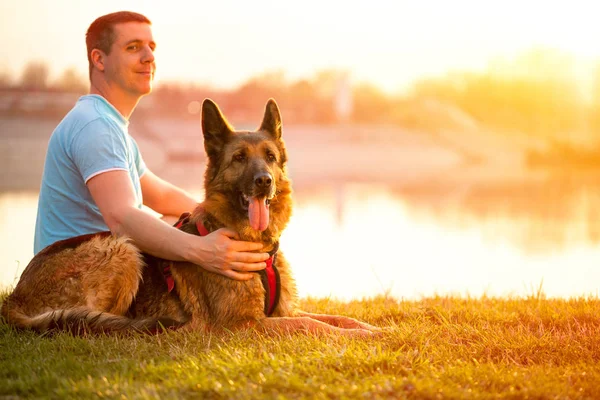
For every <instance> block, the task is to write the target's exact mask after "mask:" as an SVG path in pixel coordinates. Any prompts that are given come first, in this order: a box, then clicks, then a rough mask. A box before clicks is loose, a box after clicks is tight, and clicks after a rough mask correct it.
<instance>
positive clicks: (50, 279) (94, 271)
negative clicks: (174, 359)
mask: <svg viewBox="0 0 600 400" xmlns="http://www.w3.org/2000/svg"><path fill="white" fill-rule="evenodd" d="M202 129H203V133H204V142H205V150H206V152H207V154H208V157H209V162H208V165H207V170H206V174H205V189H206V200H205V201H204V202H203V203H202V204H200V205H199V206H198V207H197V208H196V209H195V210H194V211H193V213H192V215H191V218H190V220H189V222H187V223H186V224H184V225H183V226H182V227H181V229H182V230H184V231H186V232H189V233H195V234H197V231H195V226H196V221H198V220H201V221H202V223H203V224H204V226H205V227H206V228H207V229H208V230H209V231H214V230H216V229H219V228H221V227H228V228H231V229H233V230H235V231H236V232H238V233H239V235H240V239H242V240H250V241H258V242H262V243H263V245H264V249H263V250H264V251H270V250H272V249H273V247H274V246H275V244H276V243H277V242H278V241H279V237H280V235H281V233H282V231H283V230H284V228H285V226H286V225H287V222H288V220H289V218H290V215H291V211H292V199H291V194H292V191H291V184H290V181H289V179H288V178H287V175H286V162H287V154H286V149H285V145H284V142H283V140H282V138H281V133H282V132H281V129H282V124H281V116H280V114H279V109H278V107H277V105H276V103H275V102H274V101H273V100H269V102H268V103H267V106H266V110H265V115H264V118H263V122H262V124H261V126H260V128H259V129H258V130H257V131H254V132H247V131H234V130H233V128H232V127H231V126H230V125H229V123H228V122H227V120H226V119H225V118H224V117H223V115H222V114H221V112H220V110H219V108H218V107H217V105H216V104H214V103H213V102H212V101H210V100H206V101H205V102H204V104H203V110H202ZM239 154H243V157H240V156H239ZM257 171H258V172H259V173H268V174H269V176H271V177H272V178H273V179H272V181H273V182H272V184H271V185H270V186H269V187H268V188H264V193H259V194H258V195H261V196H262V195H263V194H264V196H267V197H266V198H269V199H270V206H269V210H270V219H269V223H268V227H267V228H266V229H265V230H264V231H262V232H261V231H259V230H255V229H253V228H252V227H251V226H250V224H249V222H248V217H247V216H244V212H245V211H244V210H243V208H242V206H240V202H239V193H240V192H242V193H253V195H256V193H258V190H259V189H257V188H256V187H255V186H256V185H255V177H256V173H257ZM167 263H168V262H167V261H165V260H162V259H158V258H155V257H152V256H149V255H147V254H142V253H140V251H139V250H138V249H137V248H136V247H135V245H134V244H133V243H132V242H131V241H130V240H129V239H127V238H125V237H116V236H113V235H111V234H110V233H108V232H104V233H99V234H92V235H85V236H80V237H77V238H72V239H68V240H64V241H60V242H57V243H55V244H53V245H51V246H48V247H47V248H46V249H44V250H43V251H41V252H40V253H39V254H37V255H36V256H35V257H34V258H33V259H32V260H31V262H30V263H29V265H28V266H27V268H26V269H25V271H24V272H23V274H22V276H21V278H20V280H19V283H18V284H17V287H16V288H15V290H14V291H13V292H12V294H11V295H10V296H9V297H8V298H7V299H6V300H5V302H4V304H3V306H2V311H1V314H2V316H3V317H4V318H5V319H6V321H7V322H8V323H9V324H11V325H14V326H16V327H19V328H29V329H34V330H37V331H40V332H43V331H47V330H50V329H54V328H59V329H71V330H77V331H80V330H82V329H83V330H85V331H92V332H97V331H102V332H110V331H122V330H129V329H138V330H148V329H149V330H152V329H156V328H157V327H160V326H167V327H169V326H177V327H180V328H182V329H190V330H212V331H215V330H220V329H236V328H243V327H255V328H257V329H261V330H264V331H267V332H294V331H299V330H300V331H308V332H337V333H340V334H345V335H370V334H371V333H372V332H374V331H376V330H377V328H375V327H373V326H371V325H368V324H366V323H363V322H359V321H356V320H354V319H351V318H346V317H341V316H329V315H315V314H308V313H304V312H302V311H300V310H298V308H297V293H296V285H295V282H294V279H293V277H292V275H291V272H290V267H289V264H288V262H287V261H286V259H285V256H284V255H283V254H282V253H281V252H279V253H278V257H277V268H278V270H279V273H280V278H281V280H280V285H281V294H280V298H279V302H278V304H277V306H276V308H275V309H274V312H273V314H272V315H271V316H270V317H267V316H265V312H264V301H265V299H264V296H265V289H264V287H263V285H262V283H261V280H260V277H259V276H258V274H256V276H254V277H253V278H252V279H251V280H248V281H236V280H232V279H229V278H227V277H224V276H221V275H218V274H215V273H211V272H207V271H206V270H204V269H203V268H201V267H200V266H197V265H193V264H190V263H186V262H176V263H173V264H172V266H171V271H172V276H173V278H174V282H175V290H174V291H172V292H169V291H168V290H167V285H166V283H165V281H164V277H163V275H162V270H163V268H164V267H165V266H166V265H167Z"/></svg>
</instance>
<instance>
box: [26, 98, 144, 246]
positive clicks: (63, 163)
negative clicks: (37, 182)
mask: <svg viewBox="0 0 600 400" xmlns="http://www.w3.org/2000/svg"><path fill="white" fill-rule="evenodd" d="M128 124H129V122H128V121H127V120H126V119H125V118H124V117H123V116H122V115H121V114H120V113H119V112H118V111H117V109H116V108H114V107H113V106H112V105H111V104H110V103H109V102H108V101H106V99H104V98H103V97H102V96H99V95H93V94H92V95H87V96H82V97H80V98H79V100H78V101H77V103H76V104H75V107H73V109H72V110H71V111H70V112H69V113H68V114H67V115H66V116H65V118H64V119H63V120H62V121H61V122H60V124H59V125H58V126H57V127H56V129H55V130H54V132H53V133H52V136H51V137H50V142H49V143H48V152H47V154H46V162H45V164H44V174H43V177H42V185H41V188H40V197H39V202H38V213H37V220H36V223H35V241H34V249H33V251H34V253H35V254H37V253H38V252H40V251H41V250H42V249H43V248H44V247H46V246H48V245H50V244H52V243H54V242H56V241H58V240H63V239H68V238H71V237H74V236H79V235H84V234H87V233H95V232H101V231H107V230H108V226H107V225H106V223H105V222H104V219H103V218H102V214H100V210H99V209H98V206H96V204H95V203H94V200H93V199H92V196H91V194H90V191H89V190H88V188H87V186H86V183H87V181H88V180H90V179H91V178H93V177H94V176H96V175H98V174H101V173H103V172H108V171H114V170H125V171H128V172H129V176H130V178H131V182H132V183H133V187H134V188H135V193H136V200H137V206H138V207H140V208H141V207H142V191H141V188H140V177H141V176H142V175H143V174H144V172H145V171H146V165H145V164H144V161H143V159H142V157H141V155H140V153H139V149H138V146H137V144H136V143H135V141H134V140H133V138H132V137H131V136H130V135H129V133H128V131H127V126H128Z"/></svg>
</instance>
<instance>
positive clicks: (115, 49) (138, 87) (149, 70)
mask: <svg viewBox="0 0 600 400" xmlns="http://www.w3.org/2000/svg"><path fill="white" fill-rule="evenodd" d="M114 33H115V41H114V43H113V45H112V48H111V51H110V54H109V55H107V56H106V63H105V71H104V73H105V74H106V79H107V80H108V82H110V83H111V84H113V85H117V86H118V87H119V88H120V89H121V90H123V91H124V92H127V93H129V94H131V95H134V96H142V95H145V94H148V93H150V92H151V91H152V81H153V80H154V72H155V70H156V64H155V62H154V49H155V47H156V44H155V43H154V39H153V37H152V29H151V28H150V25H148V24H145V23H141V22H126V23H123V24H117V25H115V26H114Z"/></svg>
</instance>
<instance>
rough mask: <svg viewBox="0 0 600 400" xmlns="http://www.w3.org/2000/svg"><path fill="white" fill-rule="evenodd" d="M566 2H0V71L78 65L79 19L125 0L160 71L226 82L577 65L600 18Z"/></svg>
mask: <svg viewBox="0 0 600 400" xmlns="http://www.w3.org/2000/svg"><path fill="white" fill-rule="evenodd" d="M576 4H578V5H572V6H570V7H569V8H568V9H565V8H564V7H563V6H561V5H559V4H553V3H547V2H541V1H533V2H526V3H523V2H517V1H511V2H508V3H507V2H504V3H502V4H499V3H498V4H489V3H486V4H484V3H481V2H477V1H465V0H463V1H458V2H456V1H455V2H451V3H444V2H419V3H406V2H395V3H394V2H387V1H371V2H367V3H365V2H350V3H348V2H342V1H331V2H322V1H316V0H311V1H307V2H303V3H302V6H301V7H299V6H293V7H292V6H290V5H289V4H286V3H281V2H275V1H258V2H251V3H245V2H235V1H232V0H228V1H223V2H191V1H182V2H174V3H173V4H166V3H165V4H163V3H155V2H145V1H124V2H122V1H115V0H112V1H104V2H101V3H88V2H85V3H73V2H70V1H68V0H61V1H58V2H53V3H48V2H44V1H39V0H24V1H22V2H20V3H19V4H18V5H13V4H11V3H6V2H5V3H3V4H2V5H0V22H1V23H0V34H1V35H2V37H4V38H5V40H4V41H3V52H2V56H0V73H9V74H16V73H17V72H18V71H20V70H21V69H22V68H23V66H24V65H25V64H26V63H27V62H30V61H34V60H41V61H45V62H47V63H49V64H50V68H51V72H52V74H53V75H54V76H57V75H59V73H60V71H62V70H64V69H66V68H67V67H76V68H77V70H79V71H81V72H82V74H85V70H86V59H85V56H84V54H85V46H84V33H85V30H86V28H87V26H88V25H89V24H90V23H91V21H92V20H93V19H95V18H96V17H98V16H100V15H102V14H105V13H109V12H113V11H118V10H121V9H130V10H133V11H138V12H141V13H144V14H146V15H147V16H148V17H149V18H150V19H151V20H152V21H153V28H154V33H155V39H156V40H157V42H158V50H157V62H158V71H157V79H158V81H159V82H160V81H165V80H166V81H180V82H186V83H189V82H196V83H202V84H206V85H211V86H215V87H221V88H223V87H226V88H231V87H234V86H236V85H239V84H240V83H241V82H243V81H244V80H246V79H248V78H249V77H251V76H254V75H257V74H260V73H262V72H264V71H275V70H281V71H284V72H285V74H286V76H288V77H289V78H290V79H296V78H298V77H304V78H307V77H310V76H312V75H313V74H314V73H315V72H316V71H319V70H323V69H332V68H333V69H340V70H347V71H350V72H351V77H352V80H353V81H355V82H370V83H372V84H375V85H377V86H379V88H380V89H382V90H384V91H386V92H395V91H397V90H401V89H406V88H407V87H408V85H409V84H410V83H411V82H412V81H414V80H415V79H416V78H419V77H423V76H437V75H443V74H445V73H446V72H448V71H451V70H457V69H460V70H482V69H484V68H486V67H487V66H488V65H489V63H490V62H492V61H493V60H495V59H498V58H503V59H507V60H511V59H513V58H514V57H516V56H517V55H518V54H520V53H522V52H524V51H527V50H529V49H531V48H539V47H542V48H547V49H553V50H557V51H562V52H566V53H567V54H569V55H571V56H573V57H575V58H576V61H577V66H576V73H577V74H578V75H581V74H588V73H589V70H588V69H589V67H590V65H589V62H590V61H591V60H593V59H597V58H598V57H599V55H600V49H599V48H598V46H597V45H596V43H595V38H597V37H600V27H599V25H598V24H596V23H595V20H594V16H595V13H594V12H591V8H590V7H592V5H591V3H587V2H576ZM34 9H35V10H36V12H35V13H28V14H27V18H24V17H23V16H22V13H23V12H25V10H34ZM64 10H69V12H68V13H65V12H64ZM517 10H518V11H517ZM57 27H59V29H57ZM50 49H51V50H50ZM50 51H51V52H50ZM578 79H579V78H578Z"/></svg>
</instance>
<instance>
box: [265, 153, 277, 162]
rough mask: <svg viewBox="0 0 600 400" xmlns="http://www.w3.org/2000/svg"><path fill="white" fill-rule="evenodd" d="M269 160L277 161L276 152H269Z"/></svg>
mask: <svg viewBox="0 0 600 400" xmlns="http://www.w3.org/2000/svg"><path fill="white" fill-rule="evenodd" d="M267 161H269V162H275V161H277V157H275V154H273V153H267Z"/></svg>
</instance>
